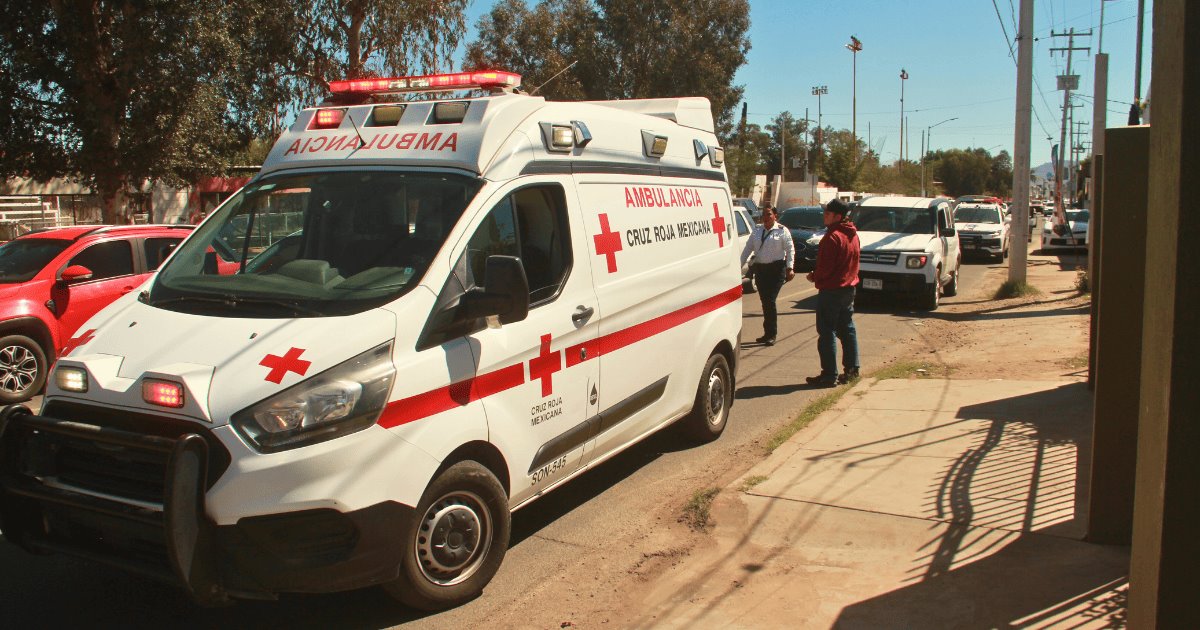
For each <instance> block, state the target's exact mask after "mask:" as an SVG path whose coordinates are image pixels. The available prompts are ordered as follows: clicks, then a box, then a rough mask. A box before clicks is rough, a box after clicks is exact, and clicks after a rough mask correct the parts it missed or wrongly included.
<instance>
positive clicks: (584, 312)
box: [571, 306, 596, 324]
mask: <svg viewBox="0 0 1200 630" xmlns="http://www.w3.org/2000/svg"><path fill="white" fill-rule="evenodd" d="M595 312H596V310H595V309H593V308H591V307H590V306H577V307H575V312H574V313H572V314H571V321H573V322H575V323H576V324H582V323H583V322H586V321H587V320H589V319H591V318H592V313H595Z"/></svg>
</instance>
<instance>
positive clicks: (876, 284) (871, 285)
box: [862, 278, 883, 289]
mask: <svg viewBox="0 0 1200 630" xmlns="http://www.w3.org/2000/svg"><path fill="white" fill-rule="evenodd" d="M862 286H863V288H864V289H883V280H878V279H876V278H863V281H862Z"/></svg>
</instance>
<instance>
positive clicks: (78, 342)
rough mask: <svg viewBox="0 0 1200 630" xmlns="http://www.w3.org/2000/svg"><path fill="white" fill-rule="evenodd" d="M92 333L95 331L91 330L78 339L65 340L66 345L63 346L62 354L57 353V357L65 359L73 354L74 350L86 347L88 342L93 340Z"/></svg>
mask: <svg viewBox="0 0 1200 630" xmlns="http://www.w3.org/2000/svg"><path fill="white" fill-rule="evenodd" d="M94 332H96V329H95V328H91V329H89V330H87V331H86V332H84V333H83V334H82V335H79V336H78V337H71V338H70V339H68V340H67V343H64V344H63V347H62V352H60V353H58V356H60V357H65V356H67V355H68V354H71V353H72V352H74V351H75V349H76V348H78V347H80V346H84V345H87V343H88V342H89V341H91V340H92V339H95V337H93V336H92V333H94Z"/></svg>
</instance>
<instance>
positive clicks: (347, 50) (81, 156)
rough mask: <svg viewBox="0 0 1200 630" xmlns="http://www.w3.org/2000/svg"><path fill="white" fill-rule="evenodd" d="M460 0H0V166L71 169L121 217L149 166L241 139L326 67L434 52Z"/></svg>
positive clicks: (349, 68)
mask: <svg viewBox="0 0 1200 630" xmlns="http://www.w3.org/2000/svg"><path fill="white" fill-rule="evenodd" d="M465 4H466V0H340V1H339V0H318V1H317V2H311V0H292V2H291V3H285V6H283V7H281V6H279V4H278V2H267V1H266V0H221V1H218V0H113V1H110V2H90V3H89V2H68V1H66V0H49V1H48V2H26V1H23V0H0V10H2V11H3V13H4V15H5V18H6V19H5V21H4V22H3V23H2V24H0V176H12V175H27V176H30V177H33V178H35V179H49V178H51V177H56V176H67V177H70V178H72V179H77V180H80V181H82V182H83V183H85V184H87V185H89V186H90V187H91V188H92V189H93V190H95V191H96V192H97V194H98V195H99V196H100V198H101V204H102V208H103V217H104V221H105V222H111V223H120V222H125V221H126V220H127V219H128V217H125V216H123V215H124V208H123V205H124V204H123V202H122V200H123V196H124V195H125V194H127V193H128V192H130V191H131V190H132V189H134V188H137V187H140V186H141V185H142V183H143V182H145V181H147V180H165V181H167V182H170V183H173V184H177V185H183V184H187V183H190V182H192V181H194V180H195V179H196V178H197V177H199V176H201V175H215V174H220V173H221V172H223V171H224V170H225V169H226V168H227V167H228V166H229V165H230V164H231V160H234V159H237V156H239V155H242V156H245V155H252V154H257V153H261V151H257V152H255V151H250V150H249V149H252V148H253V147H251V146H250V143H251V140H252V139H255V138H258V139H260V140H261V139H263V138H267V137H273V136H274V135H275V134H276V133H277V132H278V129H279V127H280V126H281V119H282V118H283V117H284V116H286V115H288V114H290V113H291V112H292V111H294V110H295V109H298V108H299V107H300V106H302V105H304V104H306V103H309V102H311V101H312V100H313V99H314V98H315V96H316V95H318V94H323V93H324V91H325V90H326V89H327V87H328V83H327V82H328V81H329V80H331V79H334V78H343V77H353V76H363V75H365V74H372V73H383V72H398V73H399V72H406V71H407V70H408V69H409V68H410V67H412V66H417V67H434V66H437V65H438V62H439V61H440V59H442V58H445V57H448V56H449V52H450V51H452V50H453V49H454V48H455V46H457V44H458V41H459V38H461V34H462V32H463V30H464V25H463V18H462V13H463V9H464V7H465Z"/></svg>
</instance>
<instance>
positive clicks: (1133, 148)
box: [1087, 127, 1150, 545]
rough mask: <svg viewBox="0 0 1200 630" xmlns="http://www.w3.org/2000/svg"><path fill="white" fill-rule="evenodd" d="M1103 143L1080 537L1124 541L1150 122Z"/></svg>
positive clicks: (1133, 448)
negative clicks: (1089, 434) (1085, 502)
mask: <svg viewBox="0 0 1200 630" xmlns="http://www.w3.org/2000/svg"><path fill="white" fill-rule="evenodd" d="M1105 146H1106V147H1107V148H1106V150H1107V151H1108V153H1107V155H1105V156H1104V162H1103V164H1104V175H1103V180H1104V182H1103V185H1102V186H1101V188H1102V189H1103V191H1104V199H1103V202H1102V203H1101V206H1102V212H1103V216H1102V220H1101V222H1100V228H1099V230H1097V231H1095V232H1093V239H1094V240H1098V241H1099V247H1098V248H1097V252H1098V258H1099V260H1100V264H1099V265H1098V269H1095V270H1094V271H1098V272H1099V273H1093V274H1092V280H1093V283H1094V285H1095V286H1096V291H1095V292H1094V293H1093V295H1092V301H1093V306H1094V307H1095V321H1094V335H1095V337H1094V339H1093V343H1094V348H1095V406H1094V409H1095V410H1094V414H1093V422H1092V424H1093V429H1092V430H1093V447H1092V465H1091V475H1090V476H1091V486H1090V487H1091V497H1090V499H1089V508H1088V533H1087V539H1088V541H1090V542H1096V543H1104V544H1110V545H1128V544H1129V541H1130V537H1131V536H1132V532H1133V492H1134V487H1133V483H1131V481H1132V479H1133V478H1134V470H1135V466H1136V462H1137V432H1138V420H1137V417H1138V394H1139V391H1140V389H1139V388H1140V383H1141V380H1140V374H1141V371H1140V370H1139V367H1140V365H1141V354H1142V347H1141V344H1140V343H1137V342H1136V341H1137V340H1140V339H1141V338H1142V312H1141V309H1138V308H1130V305H1131V304H1141V303H1142V297H1143V293H1142V288H1143V287H1142V278H1143V276H1144V275H1145V268H1146V194H1147V190H1146V177H1147V173H1148V171H1149V153H1150V128H1149V127H1125V128H1120V129H1109V130H1108V131H1107V132H1106V134H1105ZM1089 227H1091V222H1089ZM1095 245H1096V244H1095V243H1094V242H1093V243H1092V246H1093V247H1095ZM1131 341H1132V342H1133V343H1131Z"/></svg>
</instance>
